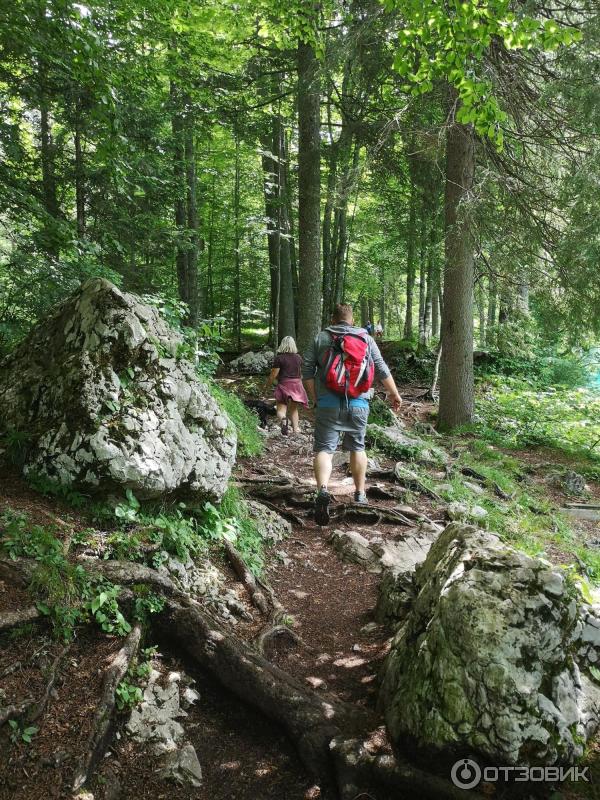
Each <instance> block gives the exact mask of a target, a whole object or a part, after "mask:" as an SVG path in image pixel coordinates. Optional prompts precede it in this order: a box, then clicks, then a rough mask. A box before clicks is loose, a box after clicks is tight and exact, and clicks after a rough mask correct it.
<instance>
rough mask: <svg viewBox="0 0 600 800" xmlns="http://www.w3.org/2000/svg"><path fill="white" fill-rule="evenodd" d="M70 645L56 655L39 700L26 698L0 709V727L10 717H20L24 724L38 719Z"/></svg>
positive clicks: (44, 707) (44, 708)
mask: <svg viewBox="0 0 600 800" xmlns="http://www.w3.org/2000/svg"><path fill="white" fill-rule="evenodd" d="M69 649H70V646H69V645H65V646H64V647H62V648H61V649H60V651H59V652H58V654H57V655H56V657H55V659H54V661H53V662H52V665H51V666H50V669H49V671H48V676H47V677H48V680H47V682H46V686H45V688H44V693H43V694H42V696H41V697H40V698H39V700H34V699H28V700H25V701H23V702H22V703H19V704H18V705H12V706H8V707H7V708H4V709H0V727H1V726H2V725H4V723H5V722H8V720H10V719H22V720H23V721H24V722H25V723H26V724H28V725H31V723H32V722H35V721H36V720H38V719H39V718H40V717H41V716H42V714H43V713H44V711H45V710H46V706H47V705H48V700H49V699H50V696H51V694H52V690H53V689H54V685H55V683H56V679H57V677H58V673H59V670H60V665H61V664H62V662H63V660H64V658H65V656H66V655H67V653H68V652H69Z"/></svg>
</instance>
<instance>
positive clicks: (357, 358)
mask: <svg viewBox="0 0 600 800" xmlns="http://www.w3.org/2000/svg"><path fill="white" fill-rule="evenodd" d="M328 333H329V335H330V336H331V339H332V342H331V347H330V348H329V350H328V351H327V360H326V362H325V385H326V386H327V388H328V389H329V391H330V392H335V393H336V394H341V395H344V397H350V398H356V397H359V396H360V395H361V394H364V393H365V392H368V391H369V389H370V388H371V386H372V385H373V376H374V374H375V365H374V364H373V360H372V359H371V358H370V357H369V339H368V336H367V334H366V333H365V334H360V333H344V334H341V335H340V334H335V333H333V332H332V331H330V330H328Z"/></svg>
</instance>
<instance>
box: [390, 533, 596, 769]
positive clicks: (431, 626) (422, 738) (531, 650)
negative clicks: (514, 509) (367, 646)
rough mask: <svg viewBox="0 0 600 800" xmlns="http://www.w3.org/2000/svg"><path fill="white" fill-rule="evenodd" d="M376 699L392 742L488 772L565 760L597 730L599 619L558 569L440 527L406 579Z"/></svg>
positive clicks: (480, 536) (492, 541)
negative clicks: (473, 758) (409, 586)
mask: <svg viewBox="0 0 600 800" xmlns="http://www.w3.org/2000/svg"><path fill="white" fill-rule="evenodd" d="M413 594H414V597H415V600H414V603H413V605H412V607H411V609H410V611H409V613H408V615H407V616H406V618H405V620H404V622H403V624H402V626H401V627H400V628H399V630H398V632H397V633H396V636H395V637H394V640H393V643H392V647H391V651H390V653H389V655H388V657H387V659H386V663H385V667H384V676H383V683H382V688H381V695H380V701H381V704H382V707H383V708H384V710H385V716H386V721H387V724H388V728H389V730H390V732H391V735H392V737H393V738H394V739H395V740H396V741H401V740H403V739H405V738H406V737H408V738H410V739H412V740H413V741H416V742H417V743H418V744H419V745H421V746H426V747H428V748H430V749H431V748H433V749H434V750H439V751H444V750H447V751H451V752H453V753H456V754H468V753H472V752H479V753H480V754H481V755H483V756H484V757H485V758H488V759H491V761H492V763H494V764H534V765H550V764H555V763H563V764H565V763H567V764H568V763H573V761H574V760H575V759H577V758H578V757H580V756H581V755H582V753H583V745H584V743H585V742H586V741H587V740H588V739H589V738H590V736H591V735H592V734H593V733H594V731H595V730H596V728H597V727H598V713H599V711H600V686H598V685H597V684H596V683H595V682H594V680H593V679H592V676H591V675H590V672H589V670H590V666H592V665H593V664H594V663H595V662H596V661H597V659H598V654H599V652H600V651H599V649H598V648H599V646H600V619H599V618H598V616H597V613H596V609H595V608H594V607H592V606H589V605H587V604H586V603H585V602H584V601H583V599H582V597H581V595H580V593H579V591H578V589H577V588H576V587H575V585H574V584H572V583H571V582H570V581H569V580H568V579H567V577H566V576H565V574H564V573H562V572H560V571H556V570H555V569H553V568H552V567H551V565H549V564H548V563H547V562H545V561H543V560H542V559H539V558H533V557H531V556H529V555H526V554H525V553H522V552H519V551H517V550H515V549H514V548H512V547H510V546H508V545H506V544H504V543H503V542H502V541H501V540H500V539H499V537H498V536H496V535H495V534H493V533H489V532H486V531H483V530H480V529H478V528H475V527H473V526H469V525H465V524H463V523H458V522H455V523H451V524H450V525H448V527H447V528H446V529H445V531H444V532H443V533H442V534H441V536H440V537H439V538H438V540H437V541H436V542H435V543H434V544H433V546H432V547H431V550H430V551H429V554H428V556H427V558H426V560H425V562H424V563H423V564H422V565H421V566H419V567H417V569H416V572H415V577H414V592H413Z"/></svg>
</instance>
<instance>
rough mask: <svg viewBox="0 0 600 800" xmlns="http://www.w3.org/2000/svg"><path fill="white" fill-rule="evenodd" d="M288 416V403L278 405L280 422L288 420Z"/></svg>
mask: <svg viewBox="0 0 600 800" xmlns="http://www.w3.org/2000/svg"><path fill="white" fill-rule="evenodd" d="M286 415H287V405H286V403H277V419H278V420H279V421H280V422H283V420H284V419H285V418H286Z"/></svg>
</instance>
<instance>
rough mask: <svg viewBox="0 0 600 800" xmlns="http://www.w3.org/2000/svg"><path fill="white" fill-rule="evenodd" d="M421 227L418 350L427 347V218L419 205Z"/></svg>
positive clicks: (424, 210) (423, 205)
mask: <svg viewBox="0 0 600 800" xmlns="http://www.w3.org/2000/svg"><path fill="white" fill-rule="evenodd" d="M421 215H422V216H421V225H420V226H419V350H424V349H425V347H426V346H427V336H426V332H425V302H426V297H427V269H428V263H427V233H426V231H427V217H426V209H425V204H424V203H423V204H422V205H421Z"/></svg>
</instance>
